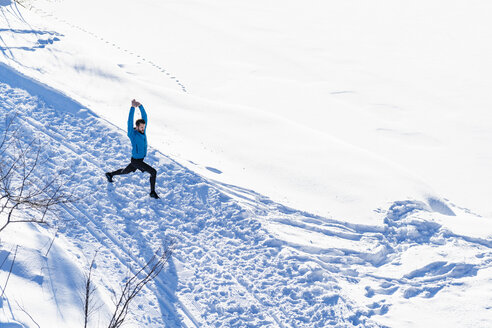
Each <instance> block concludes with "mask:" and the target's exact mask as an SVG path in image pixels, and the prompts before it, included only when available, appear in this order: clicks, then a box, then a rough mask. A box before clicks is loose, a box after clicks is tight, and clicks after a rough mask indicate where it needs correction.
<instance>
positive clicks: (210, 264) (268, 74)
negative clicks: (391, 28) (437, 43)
mask: <svg viewBox="0 0 492 328" xmlns="http://www.w3.org/2000/svg"><path fill="white" fill-rule="evenodd" d="M23 3H24V5H25V6H26V8H22V7H20V6H19V5H17V4H15V3H12V2H11V1H2V2H0V10H1V11H2V16H1V20H0V23H1V25H0V36H1V42H2V45H1V48H0V49H1V50H2V54H3V56H2V57H0V58H1V59H0V60H1V61H2V62H3V63H5V64H6V65H4V64H0V89H1V93H0V109H1V113H0V114H1V115H2V119H4V117H5V115H9V114H12V113H18V114H19V117H18V123H17V124H20V125H21V126H22V129H23V131H24V132H25V133H24V134H23V135H24V136H25V138H26V140H28V139H29V138H30V137H32V136H35V137H38V138H39V139H40V140H42V141H43V142H44V143H45V148H44V151H43V155H44V156H46V157H47V158H51V162H48V163H49V164H48V165H46V167H43V172H41V174H50V173H52V172H54V170H55V169H57V168H70V169H71V171H72V172H74V173H75V180H74V188H76V189H77V191H78V193H80V194H81V195H84V196H85V198H83V199H82V200H81V201H80V202H79V203H77V204H75V205H74V206H69V207H65V208H63V210H62V217H63V218H64V219H65V220H67V221H66V222H65V221H64V220H63V221H61V222H57V226H60V227H61V230H60V231H59V237H58V238H57V239H56V240H55V243H54V245H55V246H54V247H55V248H54V250H52V251H51V252H52V253H50V254H51V255H49V256H45V255H44V248H45V247H46V246H45V245H46V244H47V243H48V242H49V240H50V237H52V236H53V234H54V232H53V231H50V230H46V229H44V228H41V227H35V226H25V227H22V226H15V227H9V228H8V229H9V230H6V232H5V233H6V236H5V237H2V243H3V244H2V250H3V251H2V252H3V255H2V256H3V257H5V258H6V259H7V260H11V258H12V254H10V255H9V256H8V257H7V252H9V251H10V250H13V249H14V248H15V245H16V244H19V243H20V244H21V247H20V249H19V250H18V253H19V260H18V264H19V265H20V266H21V267H24V268H27V269H24V270H20V269H19V270H14V271H13V278H12V280H11V281H10V283H9V286H8V288H7V290H6V293H5V296H4V298H3V299H2V303H1V311H0V312H1V316H0V322H3V324H4V325H7V322H11V324H10V325H11V326H14V327H17V326H19V327H22V326H26V327H36V325H35V324H34V321H36V322H37V323H38V324H39V325H40V326H41V327H44V326H49V327H77V326H80V320H81V314H80V312H78V310H79V308H78V306H79V303H78V299H77V298H78V296H79V290H78V288H77V286H78V284H80V280H81V277H82V276H83V272H84V270H85V269H86V267H87V262H88V261H89V259H90V258H91V255H92V254H93V253H94V251H95V250H96V249H99V250H100V255H99V260H98V265H97V270H96V275H97V283H98V286H99V289H98V290H99V298H100V300H101V303H102V304H104V307H103V308H102V309H101V312H100V315H99V317H98V318H96V319H95V321H94V324H95V325H97V324H98V323H99V324H104V322H105V319H106V317H107V315H108V311H110V309H111V297H110V296H111V290H115V289H117V288H119V287H118V286H119V283H120V281H121V280H122V279H123V278H124V276H125V275H126V273H127V271H128V270H129V269H130V270H131V268H133V269H134V268H135V267H136V266H138V265H141V264H142V263H143V262H144V261H145V260H146V259H148V258H149V257H150V256H151V255H152V254H153V252H154V251H156V250H157V249H158V248H159V247H161V246H162V243H163V242H164V243H165V242H166V241H169V240H171V239H175V240H177V242H178V244H177V249H176V252H175V255H174V256H173V258H172V260H171V262H170V265H169V266H168V267H167V268H166V272H165V273H163V274H161V275H160V276H159V278H158V279H157V280H156V282H155V284H153V285H152V286H150V287H149V288H148V289H146V290H144V293H143V295H142V296H141V297H139V298H138V300H137V304H136V306H135V307H133V308H132V313H131V314H132V318H131V320H132V325H133V326H134V327H161V326H169V327H179V326H186V327H194V326H197V327H202V326H203V327H206V326H221V327H230V326H238V327H242V326H251V327H269V326H270V327H288V326H297V327H327V326H340V327H346V326H361V327H371V326H375V327H376V326H384V325H386V326H391V327H407V326H408V327H412V326H431V325H436V324H442V325H446V326H455V327H463V326H467V327H486V326H487V324H488V323H489V322H490V311H491V310H490V307H489V306H488V304H490V301H491V297H490V295H491V289H490V286H491V284H490V282H491V278H490V277H491V273H492V269H491V265H490V264H491V259H492V252H491V250H490V249H491V247H492V238H491V236H492V231H491V228H490V220H489V219H486V218H484V217H481V216H480V215H477V214H474V213H473V212H474V211H476V212H480V213H490V208H488V203H487V202H486V199H487V191H489V190H490V189H487V188H490V184H489V183H488V182H490V179H489V178H490V172H489V170H487V169H486V165H489V164H490V161H491V160H492V157H491V156H490V150H488V149H487V148H486V146H487V145H490V136H491V134H490V130H487V127H488V125H487V124H489V123H490V122H488V121H486V120H485V119H484V118H486V117H487V116H481V115H482V111H483V108H484V107H483V106H481V101H483V102H485V104H486V101H487V100H490V99H487V98H486V96H485V95H481V97H482V98H479V99H478V100H477V99H474V100H473V101H475V103H474V104H475V106H474V110H471V112H468V113H467V114H469V115H466V116H465V113H466V112H464V111H460V109H459V108H456V107H453V108H454V110H453V111H451V110H448V109H449V108H447V107H446V106H444V105H442V103H440V104H441V105H436V106H435V107H432V106H431V107H427V106H430V104H435V103H434V101H435V100H436V99H435V98H433V97H432V96H429V95H428V94H427V96H426V97H418V96H416V94H415V92H416V90H417V89H412V90H411V91H408V89H406V88H405V87H402V86H401V85H400V84H398V82H397V81H398V80H397V81H396V82H395V80H393V79H388V78H387V77H384V76H387V75H385V74H387V73H388V72H387V71H385V70H384V69H383V67H382V64H381V62H378V63H379V65H375V66H373V64H375V63H376V62H375V61H371V59H372V60H374V59H375V58H376V57H377V55H378V54H381V53H384V51H385V50H388V47H389V49H397V48H398V47H399V46H401V44H400V45H399V44H398V43H397V45H396V46H395V45H393V46H391V45H385V44H378V45H380V47H379V48H377V49H376V48H372V46H370V44H371V43H370V42H369V41H367V42H368V43H367V44H366V43H361V44H362V45H364V44H365V45H366V46H365V47H363V50H364V51H365V52H364V56H367V58H368V59H366V60H367V61H361V58H362V57H357V53H355V52H354V54H353V56H354V57H356V58H354V57H350V56H349V57H347V53H348V52H343V51H342V50H340V49H345V51H348V50H349V48H343V47H342V48H341V47H340V45H343V44H344V42H347V41H346V40H348V37H356V36H357V35H358V32H360V31H361V30H360V29H361V28H362V27H361V26H362V25H363V24H361V25H353V27H352V29H342V31H344V32H343V33H342V32H340V33H338V34H335V33H331V34H330V33H327V29H328V30H329V26H330V25H329V24H335V23H337V24H339V25H338V26H345V25H344V24H348V23H347V22H345V21H340V20H341V19H342V18H341V17H342V14H343V13H345V12H346V10H347V11H348V10H349V9H353V8H352V7H345V6H350V5H338V6H328V7H322V8H324V9H326V10H329V12H330V17H331V18H332V21H330V20H325V19H324V18H325V17H324V12H321V11H316V10H314V11H313V10H312V9H310V8H306V7H302V8H303V9H307V11H305V13H304V14H303V15H299V16H295V17H297V18H296V19H298V20H294V21H293V20H292V17H294V16H293V13H294V12H298V11H297V9H298V8H297V6H298V5H297V3H295V2H290V3H288V5H285V6H282V7H280V6H279V5H278V4H275V3H274V2H272V4H265V5H264V6H261V7H260V6H255V4H254V3H252V4H248V5H246V4H240V3H235V2H231V3H230V4H227V5H226V4H224V3H223V4H222V5H221V6H218V5H217V4H206V3H201V2H179V3H163V2H158V1H144V2H142V4H141V5H138V6H137V5H136V4H135V2H131V1H118V2H116V1H105V2H103V3H100V2H92V1H87V2H84V4H81V3H80V4H79V3H78V2H76V1H63V2H44V1H36V2H34V1H31V2H29V1H24V2H23ZM349 3H350V2H349ZM381 3H382V2H375V7H374V8H372V7H371V8H368V7H367V6H362V7H361V8H359V9H358V10H360V12H359V11H357V12H356V13H358V14H357V15H355V17H352V16H351V15H349V17H350V19H348V22H352V23H354V22H357V17H359V18H360V17H365V16H366V15H367V14H366V13H365V12H363V11H362V9H364V10H370V12H371V13H373V14H375V13H377V12H378V10H379V9H381ZM351 5H352V6H355V5H361V3H358V2H352V3H351ZM400 5H401V4H400ZM320 6H321V5H320ZM279 8H281V9H279ZM391 8H392V7H390V9H391ZM395 8H396V7H395ZM395 8H392V9H395ZM470 8H471V9H468V10H470V11H472V10H476V8H475V7H473V6H471V7H470ZM275 9H279V11H278V12H277V15H274V16H272V14H271V13H272V12H273V11H274V10H275ZM407 9H408V8H407ZM427 9H429V10H430V9H432V8H427ZM458 9H459V8H454V10H458ZM386 10H389V9H386ZM422 10H423V9H422ZM447 10H449V11H452V10H453V8H452V7H451V9H449V8H448V9H447ZM410 12H411V11H410ZM83 13H86V14H83ZM109 13H111V14H109ZM351 13H352V12H351ZM399 14H400V16H398V17H400V18H401V16H403V17H407V20H406V21H405V20H403V23H401V24H403V25H397V26H399V27H400V28H402V26H408V25H405V24H410V22H411V20H410V18H411V15H410V14H408V12H407V11H402V12H399ZM422 14H424V13H423V12H422ZM346 16H347V15H346ZM245 17H253V18H252V19H246V18H245ZM270 17H275V19H274V20H272V22H270V20H269V18H270ZM385 17H386V16H385ZM479 18H480V15H479V14H477V16H476V21H475V24H477V25H479V24H482V23H481V21H480V19H479ZM387 19H388V20H390V21H391V20H392V19H395V18H387ZM311 21H312V23H309V22H311ZM325 21H328V22H331V23H325ZM371 21H372V20H371ZM282 22H286V23H285V24H284V23H282ZM226 23H227V24H226ZM287 23H289V24H287ZM222 24H225V25H222ZM325 24H328V25H325ZM427 24H430V23H429V22H427ZM277 26H280V27H277ZM317 26H324V27H323V29H322V30H321V31H318V32H316V33H320V34H314V35H313V34H310V33H308V32H313V31H314V30H315V29H314V27H317ZM385 26H386V25H385V24H383V23H379V24H375V27H372V28H373V29H369V31H368V33H369V35H372V36H373V37H375V36H376V35H378V34H377V33H376V32H382V28H383V27H385ZM425 26H426V25H425V24H424V27H422V29H423V30H424V28H425ZM279 33H282V34H279ZM296 33H297V34H296ZM325 33H326V34H325ZM371 33H372V34H371ZM484 33H485V32H484ZM431 34H432V33H431ZM210 35H213V36H214V39H212V38H210V37H209V36H210ZM320 35H323V36H325V35H327V37H328V38H329V39H328V41H330V40H331V41H333V40H338V41H339V42H338V43H337V44H336V45H337V46H335V45H333V46H330V47H331V48H333V49H334V50H333V52H334V53H333V54H332V55H330V56H327V52H326V51H327V48H326V47H327V44H330V43H325V42H324V41H323V43H318V42H315V41H316V40H325V39H317V38H318V37H320ZM383 35H384V34H383ZM343 37H346V38H347V39H344V38H343ZM417 39H418V40H420V39H419V38H417ZM369 40H370V37H369ZM418 40H417V41H418ZM191 41H193V42H191ZM414 41H415V40H414ZM470 42H471V41H470ZM241 43H244V44H242V45H241ZM348 44H350V42H348ZM385 47H386V48H385ZM371 49H372V52H371V51H369V50H371ZM439 49H440V48H439ZM485 50H487V49H485ZM337 51H339V53H337ZM308 54H311V55H313V54H317V55H313V56H315V58H312V57H310V56H308ZM434 55H435V54H434ZM326 56H327V57H326ZM360 56H362V54H360ZM267 58H269V59H268V60H267ZM327 58H328V59H327ZM430 58H432V56H431V57H430ZM385 62H386V61H385ZM313 63H314V64H316V63H317V64H319V65H318V66H316V67H315V68H316V69H314V68H313V67H312V66H310V65H313ZM322 63H326V65H321V64H322ZM396 63H397V62H395V63H394V65H396ZM419 63H420V64H422V62H419ZM287 67H289V69H290V70H286V68H287ZM361 67H363V69H362V68H361ZM439 67H441V69H443V70H444V69H445V68H446V65H445V63H443V64H442V66H439ZM369 68H370V69H369ZM393 68H394V67H393ZM361 69H362V70H361ZM386 69H389V68H386ZM400 69H401V70H402V71H400V72H399V73H401V74H403V76H404V78H401V80H404V81H407V82H408V81H410V82H413V83H415V81H417V79H418V78H419V74H418V73H415V75H414V78H415V79H414V80H408V78H409V75H408V74H409V73H410V71H412V69H413V68H412V67H403V68H400ZM485 69H486V67H485ZM330 72H331V73H330ZM385 72H386V73H385ZM328 73H330V74H328ZM459 73H460V71H459V70H457V71H456V74H458V75H459ZM174 74H176V75H174ZM374 74H375V75H374ZM429 75H430V76H433V77H435V78H436V79H437V76H438V75H435V72H434V74H431V73H429ZM381 76H383V77H381ZM392 77H393V78H395V75H392ZM474 77H475V76H474ZM473 81H474V83H478V84H480V83H483V82H482V81H481V80H473ZM410 82H408V83H410ZM441 82H443V80H439V79H437V80H436V81H433V83H434V84H436V83H441ZM423 83H424V82H423ZM425 83H427V82H425ZM423 85H424V84H423ZM439 85H440V86H441V87H440V89H439V92H440V93H441V94H443V97H444V96H445V97H447V96H449V95H450V93H449V92H450V91H451V90H454V89H452V88H449V86H450V84H444V82H443V83H441V84H439ZM422 88H423V87H422ZM388 90H389V92H390V93H391V96H387V95H386V96H385V97H387V98H385V97H383V95H382V94H381V93H382V92H384V91H386V92H387V91H388ZM418 90H420V87H419V89H418ZM477 90H478V88H477ZM468 91H470V90H468ZM446 92H448V93H446ZM470 92H471V91H470ZM461 96H462V97H464V98H466V99H468V98H469V97H468V96H469V94H468V95H467V94H461ZM133 97H136V98H137V99H138V100H140V101H142V102H143V103H144V105H145V106H146V108H147V111H148V114H149V125H148V133H149V142H150V145H151V146H152V149H151V150H150V151H149V156H148V162H149V163H151V164H152V165H153V166H155V167H156V169H157V171H158V192H159V193H160V194H161V197H162V199H161V200H159V201H154V200H152V199H149V198H148V194H147V192H148V190H147V188H148V186H147V183H148V182H147V176H145V175H142V174H133V175H129V176H124V177H123V176H122V177H117V178H116V182H115V183H114V184H113V185H109V186H108V185H107V182H106V180H105V179H104V176H103V173H104V172H105V171H107V170H111V169H116V168H119V167H122V166H123V165H125V164H126V162H127V161H128V157H129V151H130V147H129V142H128V140H127V137H126V133H125V131H124V130H122V129H120V127H121V128H124V127H125V125H126V124H125V123H126V118H127V110H128V104H129V101H128V100H129V99H131V98H133ZM429 97H430V98H429ZM379 102H381V103H379ZM438 104H439V103H438ZM470 104H471V103H470ZM323 108H326V109H327V110H326V111H324V110H323ZM445 113H446V114H445ZM424 119H425V121H424ZM437 122H439V123H440V125H436V124H437ZM458 123H459V124H458ZM457 126H459V127H460V129H459V130H458V129H456V127H457ZM452 132H455V133H452ZM437 134H439V137H436V135H437ZM452 135H454V136H452ZM464 136H466V137H468V138H470V139H475V140H474V141H475V143H476V144H477V145H476V146H474V147H470V143H468V141H466V140H462V139H463V137H464ZM475 137H476V138H475ZM480 138H481V139H480ZM477 139H478V140H477ZM464 148H467V149H464ZM451 155H455V156H454V157H453V159H454V161H451V160H450V157H449V156H451ZM468 155H470V156H468ZM429 162H432V163H433V164H432V165H428V163H429ZM460 166H463V167H466V168H468V170H467V171H466V172H463V174H464V175H461V176H459V177H457V176H455V175H452V179H451V180H452V181H453V183H449V184H447V183H446V181H445V180H446V179H445V178H446V177H447V178H448V179H449V177H450V176H451V175H450V172H453V171H456V170H457V169H458V168H459V167H460ZM489 167H490V166H489ZM437 170H440V171H442V172H438V171H437ZM464 177H469V178H472V179H476V180H472V182H473V184H474V185H475V183H476V185H475V187H476V188H475V189H473V190H470V188H468V185H467V183H465V182H463V180H460V179H465V178H464ZM479 177H480V178H481V180H479ZM436 186H437V187H436ZM434 188H436V189H438V190H440V192H441V193H444V194H445V195H446V196H448V198H450V200H446V199H443V198H442V196H441V194H440V193H439V192H438V191H436V189H434ZM459 189H463V190H464V192H461V191H460V190H459ZM449 195H452V196H456V198H458V199H459V201H456V200H455V199H454V197H450V196H449ZM475 201H476V202H475ZM462 202H465V203H467V204H473V205H476V206H477V209H475V208H472V210H474V211H472V210H470V209H467V208H464V207H463V205H462ZM467 207H469V206H467ZM295 208H299V209H300V210H297V209H295ZM310 213H315V214H310ZM24 236H25V237H24ZM23 239H25V240H26V241H27V240H31V242H30V243H27V242H26V243H24V241H23ZM33 240H35V242H32V241H33ZM21 241H22V242H21ZM0 260H3V258H2V259H0ZM6 263H8V261H6ZM16 263H17V262H16ZM5 270H6V267H2V272H1V275H0V282H3V281H4V278H5V276H6V275H7V272H8V271H5ZM67 277H69V278H67ZM27 285H29V286H30V287H29V288H15V287H16V286H27ZM12 286H14V287H12ZM30 290H35V291H36V292H35V294H32V292H31V291H30ZM22 308H24V309H26V310H28V313H29V314H30V315H31V316H32V318H29V316H27V315H26V313H25V312H23V310H22ZM470 312H472V313H473V315H472V316H471V315H469V314H470ZM33 319H34V320H33ZM13 322H17V326H15V324H14V323H13ZM3 324H2V325H3Z"/></svg>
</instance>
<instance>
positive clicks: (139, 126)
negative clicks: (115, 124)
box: [106, 99, 159, 199]
mask: <svg viewBox="0 0 492 328" xmlns="http://www.w3.org/2000/svg"><path fill="white" fill-rule="evenodd" d="M135 107H138V108H139V109H140V113H141V114H142V118H141V119H138V120H137V122H136V123H135V124H136V127H135V128H134V127H133V114H134V113H135ZM146 129H147V113H146V112H145V109H144V107H143V106H142V104H140V103H139V102H138V101H136V100H135V99H133V100H132V107H131V108H130V115H129V116H128V137H129V138H130V140H131V142H132V158H131V162H130V164H128V166H127V167H125V168H124V169H119V170H116V171H114V172H108V173H106V178H108V181H109V182H113V176H115V175H120V174H127V173H130V172H135V171H136V170H137V169H138V170H140V171H142V172H149V173H150V197H152V198H156V199H157V198H159V196H157V193H156V192H155V178H156V176H157V171H156V170H155V169H154V168H153V167H152V166H150V165H149V164H147V163H145V162H144V161H143V160H144V158H145V155H147V135H146V134H145V131H146Z"/></svg>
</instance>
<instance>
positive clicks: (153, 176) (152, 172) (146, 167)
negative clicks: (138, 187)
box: [132, 161, 157, 193]
mask: <svg viewBox="0 0 492 328" xmlns="http://www.w3.org/2000/svg"><path fill="white" fill-rule="evenodd" d="M132 163H133V165H134V166H135V168H136V169H139V170H140V171H142V172H149V173H150V193H155V179H156V177H157V171H156V169H154V168H153V167H152V166H150V165H149V164H147V163H145V162H144V161H138V162H136V161H135V162H132Z"/></svg>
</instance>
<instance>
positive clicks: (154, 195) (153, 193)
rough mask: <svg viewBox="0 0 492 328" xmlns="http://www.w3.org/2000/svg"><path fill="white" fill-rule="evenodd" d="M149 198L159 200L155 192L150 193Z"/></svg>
mask: <svg viewBox="0 0 492 328" xmlns="http://www.w3.org/2000/svg"><path fill="white" fill-rule="evenodd" d="M150 197H152V198H155V199H159V196H157V193H156V192H155V191H151V192H150Z"/></svg>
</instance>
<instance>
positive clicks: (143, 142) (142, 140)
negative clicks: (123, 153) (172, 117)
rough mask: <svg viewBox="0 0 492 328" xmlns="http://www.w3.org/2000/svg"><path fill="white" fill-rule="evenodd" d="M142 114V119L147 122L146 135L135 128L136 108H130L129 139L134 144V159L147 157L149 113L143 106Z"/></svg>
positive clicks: (141, 108) (141, 107)
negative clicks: (134, 116) (134, 115)
mask: <svg viewBox="0 0 492 328" xmlns="http://www.w3.org/2000/svg"><path fill="white" fill-rule="evenodd" d="M138 108H140V114H142V118H143V120H144V121H145V130H144V133H140V132H138V130H137V129H136V128H134V127H133V114H134V113H135V107H133V106H132V107H131V108H130V115H129V116H128V138H130V140H131V142H132V157H133V158H138V159H140V158H144V157H145V155H147V135H146V134H145V132H146V131H147V124H148V121H147V113H146V112H145V109H144V107H143V106H142V105H140V106H139V107H138Z"/></svg>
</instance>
